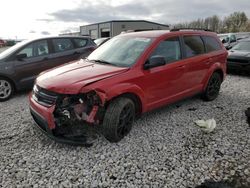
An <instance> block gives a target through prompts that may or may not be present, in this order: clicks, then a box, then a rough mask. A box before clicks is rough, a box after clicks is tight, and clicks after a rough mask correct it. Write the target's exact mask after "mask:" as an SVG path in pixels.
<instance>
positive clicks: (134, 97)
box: [106, 92, 143, 117]
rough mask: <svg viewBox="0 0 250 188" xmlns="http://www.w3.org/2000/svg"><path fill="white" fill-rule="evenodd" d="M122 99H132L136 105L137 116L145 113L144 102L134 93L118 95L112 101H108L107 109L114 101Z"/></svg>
mask: <svg viewBox="0 0 250 188" xmlns="http://www.w3.org/2000/svg"><path fill="white" fill-rule="evenodd" d="M121 97H124V98H128V99H131V100H132V101H133V102H134V104H135V112H136V116H137V117H138V116H140V114H141V113H142V112H143V105H142V101H141V99H140V97H139V96H138V95H137V94H135V93H133V92H126V93H122V94H120V95H117V96H115V97H113V98H111V99H110V100H108V101H107V103H106V107H107V106H108V105H109V104H110V103H111V102H112V101H114V100H115V99H117V98H121Z"/></svg>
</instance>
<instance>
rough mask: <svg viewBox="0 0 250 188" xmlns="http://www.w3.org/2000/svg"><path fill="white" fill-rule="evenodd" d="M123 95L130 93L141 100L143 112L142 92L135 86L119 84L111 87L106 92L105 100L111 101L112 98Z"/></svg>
mask: <svg viewBox="0 0 250 188" xmlns="http://www.w3.org/2000/svg"><path fill="white" fill-rule="evenodd" d="M125 93H132V94H134V95H136V96H137V97H138V98H139V99H140V100H141V104H142V112H145V110H146V109H145V104H146V97H145V94H144V92H143V90H142V89H141V88H140V87H139V86H137V85H135V84H131V83H121V84H118V85H114V86H113V87H111V88H110V89H108V90H107V91H106V95H107V100H111V99H112V98H114V97H116V96H119V95H122V94H125Z"/></svg>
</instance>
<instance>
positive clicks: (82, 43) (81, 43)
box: [73, 38, 88, 48]
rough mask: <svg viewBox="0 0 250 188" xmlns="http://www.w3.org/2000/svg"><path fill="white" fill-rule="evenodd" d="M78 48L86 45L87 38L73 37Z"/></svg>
mask: <svg viewBox="0 0 250 188" xmlns="http://www.w3.org/2000/svg"><path fill="white" fill-rule="evenodd" d="M73 40H74V42H75V44H76V46H77V48H82V47H84V46H86V45H87V42H88V41H87V39H80V38H76V39H73Z"/></svg>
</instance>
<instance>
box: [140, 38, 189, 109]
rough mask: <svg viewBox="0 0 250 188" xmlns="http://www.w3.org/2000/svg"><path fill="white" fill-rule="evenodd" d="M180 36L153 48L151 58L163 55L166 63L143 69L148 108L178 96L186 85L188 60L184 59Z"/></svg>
mask: <svg viewBox="0 0 250 188" xmlns="http://www.w3.org/2000/svg"><path fill="white" fill-rule="evenodd" d="M180 44H181V43H180V40H179V37H171V38H168V39H166V40H163V41H161V42H160V43H159V45H158V46H157V47H156V48H155V49H154V50H153V52H152V53H151V55H150V57H149V59H150V58H151V57H154V56H163V57H164V58H165V61H166V65H164V66H159V67H155V68H151V69H149V70H143V73H144V75H143V76H142V88H143V89H144V91H145V93H146V98H147V108H148V109H153V108H156V107H159V106H161V105H164V104H165V103H167V102H168V101H171V100H173V99H174V98H176V97H178V94H180V93H181V92H182V91H183V90H184V88H185V86H184V85H183V82H184V81H185V80H184V78H185V74H186V63H187V62H186V61H184V60H182V55H181V45H180Z"/></svg>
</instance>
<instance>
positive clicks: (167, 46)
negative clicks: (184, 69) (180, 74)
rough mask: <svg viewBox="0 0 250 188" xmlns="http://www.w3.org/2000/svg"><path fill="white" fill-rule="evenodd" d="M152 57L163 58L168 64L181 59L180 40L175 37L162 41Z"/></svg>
mask: <svg viewBox="0 0 250 188" xmlns="http://www.w3.org/2000/svg"><path fill="white" fill-rule="evenodd" d="M152 56H163V57H165V60H166V62H167V63H169V62H173V61H177V60H179V59H181V49H180V42H179V39H178V38H177V37H175V38H171V39H167V40H165V41H162V42H161V43H160V44H159V45H158V46H157V48H156V49H155V50H154V52H153V53H152V54H151V57H152Z"/></svg>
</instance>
